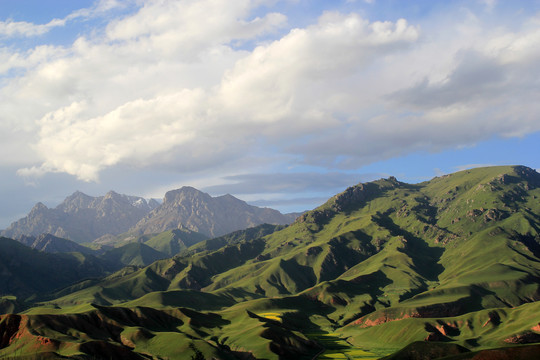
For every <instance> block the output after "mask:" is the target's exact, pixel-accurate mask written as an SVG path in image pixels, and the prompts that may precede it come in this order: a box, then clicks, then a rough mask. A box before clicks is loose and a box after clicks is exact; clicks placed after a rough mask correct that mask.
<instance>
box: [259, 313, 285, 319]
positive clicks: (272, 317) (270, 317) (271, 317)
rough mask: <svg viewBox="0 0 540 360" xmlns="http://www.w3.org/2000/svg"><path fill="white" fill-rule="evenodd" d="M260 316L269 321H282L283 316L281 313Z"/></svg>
mask: <svg viewBox="0 0 540 360" xmlns="http://www.w3.org/2000/svg"><path fill="white" fill-rule="evenodd" d="M257 315H258V316H260V317H263V318H265V319H269V320H275V321H281V314H280V313H271V312H270V313H262V314H257Z"/></svg>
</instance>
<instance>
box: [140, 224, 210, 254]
mask: <svg viewBox="0 0 540 360" xmlns="http://www.w3.org/2000/svg"><path fill="white" fill-rule="evenodd" d="M206 239H208V237H207V236H206V235H203V234H201V233H198V232H195V231H191V230H188V229H184V228H182V229H174V230H168V231H165V232H162V233H160V234H157V235H155V236H152V237H150V238H149V239H148V240H146V241H145V242H144V244H145V245H148V246H150V247H151V248H153V249H155V250H157V251H160V252H162V253H164V254H166V255H167V256H169V257H171V256H174V255H176V254H178V253H179V252H180V251H182V250H185V249H187V248H188V247H190V246H192V245H195V244H197V243H198V242H201V241H203V240H206Z"/></svg>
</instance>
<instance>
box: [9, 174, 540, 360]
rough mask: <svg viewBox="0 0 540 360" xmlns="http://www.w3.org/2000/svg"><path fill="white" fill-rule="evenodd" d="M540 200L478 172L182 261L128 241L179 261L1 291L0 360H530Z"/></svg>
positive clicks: (539, 276)
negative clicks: (18, 359) (6, 359)
mask: <svg viewBox="0 0 540 360" xmlns="http://www.w3.org/2000/svg"><path fill="white" fill-rule="evenodd" d="M172 195H174V196H172ZM172 195H171V197H172V198H177V196H176V194H172ZM539 199H540V174H538V173H537V172H536V171H535V170H533V169H530V168H527V167H524V166H505V167H489V168H477V169H471V170H465V171H461V172H457V173H454V174H450V175H445V176H441V177H437V178H434V179H432V180H430V181H426V182H423V183H419V184H407V183H403V182H400V181H398V180H397V179H396V178H394V177H390V178H388V179H380V180H377V181H373V182H369V183H361V184H357V185H354V186H351V187H349V188H348V189H346V190H345V191H344V192H342V193H340V194H337V195H336V196H334V197H332V198H330V199H329V200H328V201H327V202H326V203H324V204H323V205H321V206H320V207H318V208H316V209H314V210H311V211H308V212H306V213H304V214H302V215H301V216H299V217H298V218H297V219H296V220H295V221H294V222H293V223H292V224H291V225H288V226H278V225H259V226H257V227H254V228H250V229H245V230H239V231H236V232H233V233H229V234H225V235H223V236H220V237H217V238H210V239H206V240H204V239H196V240H193V242H192V243H189V241H188V240H186V241H185V242H182V244H183V245H182V246H180V242H178V241H176V240H173V239H174V238H175V237H177V236H180V235H182V234H176V235H175V234H174V233H172V232H171V230H169V232H164V233H161V234H154V233H153V231H154V230H149V234H146V235H145V232H144V231H143V230H139V231H138V234H139V235H138V236H139V237H134V238H133V239H134V241H140V242H136V243H134V244H140V245H146V244H154V242H155V243H159V244H162V245H160V246H163V244H169V245H165V246H163V247H162V248H163V249H166V248H168V247H167V246H169V248H170V246H171V245H170V244H178V247H176V248H175V249H174V250H171V251H170V252H169V254H172V253H176V255H174V256H172V257H167V258H164V259H160V260H157V261H154V262H152V263H151V264H149V265H147V266H144V265H142V266H141V265H137V266H133V265H132V266H127V267H124V268H122V269H119V270H118V271H115V272H109V273H108V274H106V275H105V276H103V277H101V278H99V279H95V278H92V279H86V280H84V279H81V281H79V282H75V281H72V283H71V284H67V285H65V286H64V287H63V288H60V287H57V288H55V289H50V290H47V289H35V290H34V291H35V293H34V294H31V292H29V291H27V292H24V293H22V295H19V296H18V297H15V296H14V295H12V293H13V291H12V292H11V293H10V292H9V291H8V292H4V296H3V297H2V298H1V301H2V302H3V304H4V305H3V306H4V307H3V308H4V309H8V310H9V309H10V306H11V308H14V306H15V305H10V304H18V306H19V308H18V309H19V312H18V313H13V311H11V313H9V312H10V311H5V312H7V314H5V315H1V316H0V357H1V356H13V354H19V355H20V356H27V357H28V358H31V356H33V355H35V356H40V357H42V358H44V357H49V358H52V359H57V358H58V359H59V358H64V359H65V358H123V359H145V358H146V359H149V358H160V359H165V358H169V359H193V358H196V357H197V356H198V358H219V359H292V358H295V359H314V358H319V359H348V358H353V359H378V358H382V357H384V358H386V359H413V360H416V359H418V360H420V359H442V358H444V359H447V360H452V359H455V360H457V359H536V358H538V354H539V353H540V318H539V317H538V314H539V313H540V201H539ZM164 203H165V201H164ZM153 211H156V212H158V211H157V208H156V209H155V210H153ZM161 222H162V221H161V220H160V223H161ZM143 223H144V222H143ZM163 223H166V221H163ZM141 229H142V228H141ZM200 229H202V228H199V230H200ZM156 231H157V228H156ZM180 231H186V232H187V231H190V230H188V229H184V230H182V229H180ZM150 233H151V234H150ZM188 234H190V235H189V236H191V235H192V234H193V233H189V232H188ZM134 236H135V235H134ZM151 239H158V240H159V241H158V240H154V242H152V241H151ZM160 239H168V240H160ZM5 243H6V244H11V245H10V246H13V243H15V242H9V241H8V240H5ZM15 244H17V246H23V245H22V244H20V243H15ZM0 246H2V244H0ZM131 246H133V245H131ZM148 246H149V245H148ZM154 246H156V245H155V244H154ZM23 247H24V246H23ZM32 251H33V253H32V254H36V253H38V252H37V251H35V250H32ZM40 254H41V253H40ZM27 256H29V257H30V256H31V255H27ZM13 258H15V257H13ZM4 261H7V260H4ZM15 265H16V264H15ZM34 265H35V266H34V267H33V268H32V277H29V276H28V277H27V279H33V280H32V281H34V282H39V277H40V276H44V275H45V274H46V271H43V270H41V271H40V270H39V269H38V268H37V267H39V266H42V265H43V264H42V263H40V262H35V263H34ZM3 266H4V269H3V270H2V272H3V273H5V272H10V273H14V270H13V269H15V268H13V267H12V266H14V265H12V264H10V262H9V261H7V262H6V263H4V265H3ZM45 268H46V267H44V268H43V269H45ZM16 269H17V272H20V273H24V266H19V267H17V268H16ZM67 282H69V281H65V282H64V283H63V284H66V283H67ZM12 289H13V287H12ZM23 296H24V298H23ZM17 301H19V303H17ZM36 358H37V357H36Z"/></svg>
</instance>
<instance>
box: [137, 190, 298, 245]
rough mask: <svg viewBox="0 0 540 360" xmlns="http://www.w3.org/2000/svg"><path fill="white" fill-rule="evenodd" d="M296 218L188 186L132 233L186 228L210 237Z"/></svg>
mask: <svg viewBox="0 0 540 360" xmlns="http://www.w3.org/2000/svg"><path fill="white" fill-rule="evenodd" d="M295 218H296V216H295V215H294V214H293V215H283V214H281V213H280V212H279V211H277V210H273V209H269V208H259V207H256V206H252V205H249V204H247V203H246V202H244V201H242V200H239V199H237V198H235V197H234V196H232V195H223V196H218V197H212V196H210V195H208V194H206V193H204V192H201V191H199V190H197V189H194V188H192V187H188V186H184V187H182V188H180V189H178V190H172V191H169V192H167V193H166V194H165V197H164V199H163V203H162V204H161V205H160V206H158V207H157V208H155V209H154V210H152V211H151V212H150V213H149V214H148V215H147V216H145V217H144V218H143V219H142V220H141V221H139V222H138V223H137V224H136V225H135V226H134V227H133V228H132V229H130V233H134V234H137V235H142V234H152V233H161V232H164V231H167V230H172V229H178V228H186V229H189V230H192V231H196V232H199V233H201V234H204V235H206V236H209V237H216V236H222V235H225V234H228V233H230V232H233V231H236V230H242V229H246V228H249V227H253V226H256V225H260V224H264V223H268V224H289V223H291V222H293V221H294V220H295Z"/></svg>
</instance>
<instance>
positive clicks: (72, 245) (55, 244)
mask: <svg viewBox="0 0 540 360" xmlns="http://www.w3.org/2000/svg"><path fill="white" fill-rule="evenodd" d="M17 240H18V241H19V242H20V243H22V244H24V245H26V246H28V247H31V248H32V249H36V250H40V251H44V252H48V253H69V252H80V253H82V254H87V255H97V251H95V250H92V249H90V248H87V247H86V246H82V245H79V244H77V243H76V242H74V241H71V240H68V239H62V238H59V237H57V236H54V235H51V234H40V235H38V236H27V235H23V236H21V237H20V238H19V239H17Z"/></svg>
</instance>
